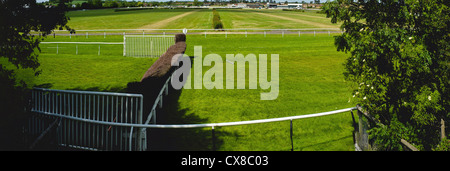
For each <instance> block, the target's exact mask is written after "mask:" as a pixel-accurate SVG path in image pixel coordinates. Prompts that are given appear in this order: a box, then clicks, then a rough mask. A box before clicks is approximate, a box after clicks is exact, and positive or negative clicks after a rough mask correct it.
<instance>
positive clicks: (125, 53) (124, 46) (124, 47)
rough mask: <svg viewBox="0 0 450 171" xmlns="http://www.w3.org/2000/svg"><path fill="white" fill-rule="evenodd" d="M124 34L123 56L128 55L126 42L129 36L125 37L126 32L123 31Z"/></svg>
mask: <svg viewBox="0 0 450 171" xmlns="http://www.w3.org/2000/svg"><path fill="white" fill-rule="evenodd" d="M123 35H124V36H123V56H126V55H127V49H126V47H127V46H126V42H127V41H126V39H127V38H126V37H125V32H123Z"/></svg>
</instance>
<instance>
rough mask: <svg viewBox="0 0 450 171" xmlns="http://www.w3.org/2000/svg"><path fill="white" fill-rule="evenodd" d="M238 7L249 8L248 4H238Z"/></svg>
mask: <svg viewBox="0 0 450 171" xmlns="http://www.w3.org/2000/svg"><path fill="white" fill-rule="evenodd" d="M237 7H238V8H247V4H246V3H238V4H237Z"/></svg>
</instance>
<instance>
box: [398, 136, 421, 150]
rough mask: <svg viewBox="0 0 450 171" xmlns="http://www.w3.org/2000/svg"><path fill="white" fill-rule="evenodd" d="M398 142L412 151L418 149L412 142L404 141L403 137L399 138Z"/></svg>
mask: <svg viewBox="0 0 450 171" xmlns="http://www.w3.org/2000/svg"><path fill="white" fill-rule="evenodd" d="M400 142H401V143H402V144H403V145H405V146H406V147H408V148H409V149H410V150H412V151H419V149H417V148H416V147H414V146H413V145H412V144H410V143H409V142H408V141H406V140H404V139H401V140H400Z"/></svg>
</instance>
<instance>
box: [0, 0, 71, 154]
mask: <svg viewBox="0 0 450 171" xmlns="http://www.w3.org/2000/svg"><path fill="white" fill-rule="evenodd" d="M66 1H67V0H59V5H58V6H57V7H52V8H47V7H45V6H44V5H39V4H36V1H35V0H0V58H6V59H8V61H9V63H10V64H7V65H13V66H15V67H16V68H22V69H27V68H30V69H32V70H33V71H34V75H38V74H39V72H38V71H37V68H38V67H39V61H38V51H40V49H39V43H40V42H41V41H42V39H43V37H45V36H46V35H48V34H50V33H51V32H52V31H53V30H54V29H63V28H65V29H67V30H71V32H72V33H74V30H72V29H70V27H68V26H67V25H66V24H67V21H68V20H69V18H68V17H66V16H65V12H66V10H67V8H66V6H65V5H64V3H65V2H66ZM32 31H33V33H34V34H31V33H32ZM3 64H5V63H0V109H1V110H0V117H1V118H2V119H1V120H0V149H2V148H6V147H8V148H9V147H11V146H16V148H17V144H18V139H20V137H17V136H18V135H21V134H20V133H21V131H20V124H19V123H18V120H20V118H21V117H23V115H22V114H23V113H25V112H26V109H27V105H26V104H27V94H28V93H27V85H26V83H25V82H24V81H21V80H17V79H16V76H15V74H16V73H14V70H13V69H11V67H6V66H5V65H3ZM3 131H5V132H3ZM13 148H14V147H13Z"/></svg>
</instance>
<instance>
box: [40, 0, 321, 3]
mask: <svg viewBox="0 0 450 171" xmlns="http://www.w3.org/2000/svg"><path fill="white" fill-rule="evenodd" d="M36 1H37V2H45V1H48V0H36ZM127 1H133V0H127ZM136 1H147V2H150V1H160V2H166V1H170V0H136ZM173 1H177V0H173ZM180 1H194V0H180ZM208 1H210V0H208ZM276 1H277V2H278V1H283V2H284V1H286V0H276ZM287 1H288V2H301V1H302V0H287ZM304 1H305V2H309V1H313V0H304ZM326 1H327V0H320V2H321V3H322V2H326Z"/></svg>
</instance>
